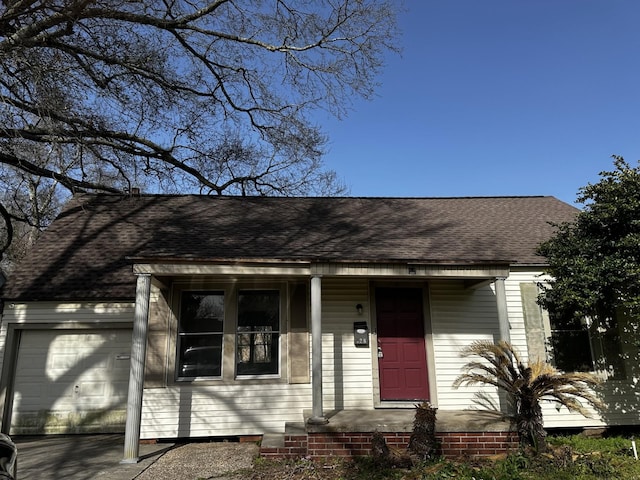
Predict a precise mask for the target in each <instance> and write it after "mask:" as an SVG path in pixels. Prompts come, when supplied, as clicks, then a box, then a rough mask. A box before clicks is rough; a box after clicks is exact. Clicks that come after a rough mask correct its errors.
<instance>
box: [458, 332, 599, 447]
mask: <svg viewBox="0 0 640 480" xmlns="http://www.w3.org/2000/svg"><path fill="white" fill-rule="evenodd" d="M461 355H462V356H463V357H474V356H475V357H480V358H481V359H482V360H473V361H470V362H469V363H467V364H466V365H465V366H464V367H463V371H464V373H463V374H462V375H460V376H459V377H458V378H457V379H456V380H455V382H454V384H453V385H454V387H455V388H458V387H459V386H460V385H477V384H485V385H493V386H495V387H497V388H498V389H500V390H502V391H504V392H505V393H506V394H507V396H508V399H509V401H510V403H511V405H512V411H511V412H510V414H508V415H507V416H508V417H510V418H511V420H512V421H513V422H514V423H515V425H516V430H517V432H518V435H519V436H520V443H521V445H523V446H532V447H533V448H534V449H535V450H536V451H542V450H544V449H545V447H546V442H545V437H546V432H545V431H544V426H543V417H542V408H541V406H540V401H541V400H542V399H547V400H552V401H554V402H557V403H559V404H560V405H564V406H565V407H567V408H568V409H569V411H571V412H578V413H580V414H582V415H583V416H585V417H589V416H591V413H590V412H589V410H588V409H587V408H586V407H585V406H584V405H583V404H582V403H581V402H580V399H582V400H584V401H586V403H588V404H590V405H592V406H593V407H595V408H598V409H602V408H604V404H603V403H602V401H601V400H600V399H599V398H598V396H597V395H596V393H595V392H594V391H593V388H594V387H596V386H597V385H598V384H599V383H600V382H601V380H600V379H599V378H598V377H597V376H595V375H593V374H591V373H586V372H572V373H563V372H560V371H559V370H557V369H556V368H555V367H554V366H553V365H550V364H549V363H547V362H541V361H534V362H529V363H528V364H525V363H523V362H522V360H521V359H520V356H519V355H518V352H517V351H516V350H515V348H514V347H513V345H511V344H510V343H508V342H505V341H499V342H497V343H493V342H489V341H477V342H474V343H472V344H471V345H469V346H468V347H466V348H464V349H463V350H462V352H461ZM483 360H484V361H483Z"/></svg>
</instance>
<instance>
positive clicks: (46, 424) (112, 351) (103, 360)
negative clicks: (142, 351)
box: [11, 329, 131, 434]
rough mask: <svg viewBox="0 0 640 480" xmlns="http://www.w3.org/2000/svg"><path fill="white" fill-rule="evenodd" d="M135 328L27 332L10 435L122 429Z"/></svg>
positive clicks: (18, 368)
mask: <svg viewBox="0 0 640 480" xmlns="http://www.w3.org/2000/svg"><path fill="white" fill-rule="evenodd" d="M130 348H131V330H126V329H122V330H92V331H90V332H79V331H77V330H73V331H70V330H24V331H23V332H22V335H21V339H20V347H19V352H18V361H17V364H16V378H15V382H14V403H13V416H12V422H11V424H12V425H11V433H12V434H42V433H90V432H105V433H106V432H122V431H124V425H125V417H126V402H127V390H128V385H129V368H130V362H129V355H128V353H129V351H130Z"/></svg>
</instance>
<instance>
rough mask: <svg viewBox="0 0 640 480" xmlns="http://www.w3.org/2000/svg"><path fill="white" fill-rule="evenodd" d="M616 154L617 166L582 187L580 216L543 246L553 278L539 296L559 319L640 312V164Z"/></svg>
mask: <svg viewBox="0 0 640 480" xmlns="http://www.w3.org/2000/svg"><path fill="white" fill-rule="evenodd" d="M613 158H614V166H615V170H613V171H610V172H602V173H600V176H601V179H600V181H599V182H597V183H595V184H593V185H592V184H589V185H587V186H586V187H583V188H582V189H580V193H579V196H578V202H579V203H581V204H583V205H584V208H583V210H582V211H580V212H579V213H578V214H577V216H576V219H575V221H574V222H572V223H564V224H561V225H558V226H557V227H558V231H557V234H556V235H555V237H553V238H552V239H550V240H549V241H547V242H545V243H543V244H542V245H540V247H539V250H538V253H539V254H541V255H544V256H545V257H546V258H547V260H548V262H549V267H548V269H547V272H548V273H549V274H550V275H551V277H552V280H551V281H550V282H549V284H548V285H547V286H543V288H544V291H543V293H542V295H541V296H540V298H539V301H540V303H541V305H542V306H544V307H545V308H546V309H547V310H548V311H549V313H550V314H551V315H553V316H554V318H555V320H556V321H572V320H576V319H578V318H581V317H591V318H600V319H601V320H605V319H606V318H607V317H608V316H610V315H611V313H612V312H615V311H616V309H618V308H621V309H623V311H625V312H626V313H628V314H630V315H632V316H637V315H638V314H640V167H632V166H630V165H629V164H628V163H627V162H625V160H624V159H623V158H622V157H617V156H616V157H613Z"/></svg>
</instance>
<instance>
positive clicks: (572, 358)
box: [551, 329, 593, 372]
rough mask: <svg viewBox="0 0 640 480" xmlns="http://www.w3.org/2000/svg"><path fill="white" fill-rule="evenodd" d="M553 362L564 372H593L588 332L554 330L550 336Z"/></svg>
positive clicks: (584, 330)
mask: <svg viewBox="0 0 640 480" xmlns="http://www.w3.org/2000/svg"><path fill="white" fill-rule="evenodd" d="M551 347H552V348H553V362H554V364H555V366H556V367H557V368H558V369H559V370H562V371H564V372H589V371H592V370H593V360H592V358H591V345H590V342H589V332H588V331H587V330H586V329H583V330H556V331H554V332H552V334H551Z"/></svg>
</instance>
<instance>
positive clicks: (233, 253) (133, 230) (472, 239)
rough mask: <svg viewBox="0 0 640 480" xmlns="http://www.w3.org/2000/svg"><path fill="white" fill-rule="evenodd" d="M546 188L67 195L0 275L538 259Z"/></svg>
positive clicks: (128, 289) (21, 296)
mask: <svg viewBox="0 0 640 480" xmlns="http://www.w3.org/2000/svg"><path fill="white" fill-rule="evenodd" d="M577 211H578V210H577V209H576V208H574V207H572V206H570V205H568V204H566V203H564V202H561V201H559V200H557V199H555V198H553V197H467V198H344V197H332V198H318V197H309V198H282V197H218V196H197V195H176V196H169V195H148V196H146V195H143V196H139V197H120V196H112V195H79V196H77V197H76V198H75V199H74V200H72V202H70V204H69V205H68V206H67V207H66V208H65V210H64V211H63V212H62V213H61V214H60V216H59V217H58V218H57V219H56V220H55V221H54V222H53V223H52V224H51V226H50V227H49V228H48V229H47V231H46V232H45V233H44V234H43V235H42V237H41V239H40V240H39V241H38V243H37V244H36V246H35V247H34V249H33V251H32V252H31V254H30V255H29V257H28V258H27V259H26V260H25V261H24V262H23V263H22V264H21V265H19V266H18V268H17V269H16V271H15V272H14V273H13V274H12V275H11V276H10V278H9V280H8V282H7V285H6V286H5V288H4V291H3V292H2V297H3V298H5V299H12V300H35V299H39V300H65V299H73V300H83V299H129V298H133V296H134V290H135V288H134V285H135V278H134V276H133V274H132V269H131V264H132V263H133V260H132V259H145V260H147V261H149V260H150V259H155V260H157V261H170V260H185V261H189V260H191V261H212V262H213V261H221V260H237V259H246V260H265V259H269V260H285V261H286V260H305V261H340V262H343V261H367V262H421V263H446V264H470V263H472V264H481V263H512V264H543V263H544V259H542V258H540V257H538V256H536V255H535V248H536V246H537V245H538V244H539V243H540V242H541V241H543V240H545V239H547V238H549V236H551V235H552V233H553V227H552V226H551V225H550V224H549V222H553V223H559V222H563V221H570V220H572V219H573V217H574V216H575V214H576V213H577Z"/></svg>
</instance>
